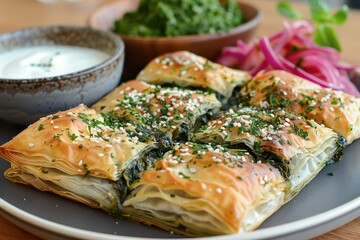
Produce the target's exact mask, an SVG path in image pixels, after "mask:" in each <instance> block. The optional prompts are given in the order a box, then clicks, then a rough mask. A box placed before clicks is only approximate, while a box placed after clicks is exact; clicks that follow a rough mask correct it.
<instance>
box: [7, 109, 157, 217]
mask: <svg viewBox="0 0 360 240" xmlns="http://www.w3.org/2000/svg"><path fill="white" fill-rule="evenodd" d="M128 130H130V131H131V132H132V133H134V132H136V130H135V128H134V127H133V126H132V125H131V124H130V123H126V124H125V123H122V122H120V121H117V120H116V119H109V117H108V116H102V115H100V114H98V113H96V112H95V110H93V109H89V108H87V107H85V106H84V105H79V106H78V107H75V108H72V109H70V110H67V111H63V112H58V113H56V114H53V115H50V116H47V117H44V118H42V119H40V120H39V121H37V122H35V123H34V124H32V125H30V126H29V127H28V128H27V129H25V130H24V131H22V132H21V133H19V134H18V135H17V136H16V137H14V138H13V139H12V140H11V141H9V142H7V143H5V144H3V145H2V146H1V147H0V156H1V157H2V158H4V159H7V160H8V161H9V162H11V168H10V169H8V170H7V171H6V172H5V177H6V178H7V179H9V180H10V181H13V182H20V183H23V184H30V185H32V186H34V187H36V188H38V189H40V190H46V191H51V192H54V193H56V194H59V195H62V196H65V197H69V198H71V199H74V200H77V201H80V202H83V203H85V204H88V205H90V206H92V207H97V208H102V209H104V210H106V211H108V212H111V211H117V210H118V209H119V208H120V202H121V201H122V200H123V199H125V197H126V194H127V191H128V185H130V184H131V183H132V182H133V181H135V180H136V179H137V178H138V172H139V171H142V170H145V169H146V168H147V167H149V166H150V165H152V163H153V161H155V159H156V158H158V157H159V156H160V153H159V150H158V148H157V146H156V145H155V144H154V143H153V142H152V139H149V140H147V141H148V142H140V141H139V137H138V136H130V135H129V134H128Z"/></svg>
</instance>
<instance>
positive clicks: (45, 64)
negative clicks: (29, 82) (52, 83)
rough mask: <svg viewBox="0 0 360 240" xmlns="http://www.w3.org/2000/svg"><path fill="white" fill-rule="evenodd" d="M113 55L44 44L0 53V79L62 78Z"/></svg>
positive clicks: (93, 50)
mask: <svg viewBox="0 0 360 240" xmlns="http://www.w3.org/2000/svg"><path fill="white" fill-rule="evenodd" d="M108 58H110V55H109V54H107V53H105V52H103V51H99V50H96V49H92V48H85V47H75V46H65V45H46V46H45V45H44V46H29V47H22V48H15V49H11V50H7V51H3V52H0V78H2V79H13V80H15V79H20V80H21V79H34V78H47V77H54V76H60V75H64V74H69V73H75V72H79V71H82V70H85V69H89V68H91V67H94V66H96V65H97V64H99V63H102V62H103V61H105V60H107V59H108Z"/></svg>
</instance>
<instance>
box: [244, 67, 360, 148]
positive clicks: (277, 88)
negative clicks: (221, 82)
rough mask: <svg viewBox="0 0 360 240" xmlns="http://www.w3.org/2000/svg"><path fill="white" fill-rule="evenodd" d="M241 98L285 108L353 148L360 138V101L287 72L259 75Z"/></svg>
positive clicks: (253, 102)
mask: <svg viewBox="0 0 360 240" xmlns="http://www.w3.org/2000/svg"><path fill="white" fill-rule="evenodd" d="M241 95H242V96H243V97H245V98H246V101H247V102H248V103H249V104H250V105H253V106H257V107H260V108H278V107H282V108H286V109H289V110H291V111H294V112H295V113H297V114H303V115H304V116H305V117H306V118H308V119H314V120H315V121H316V122H317V123H319V124H324V125H325V126H327V127H329V128H332V129H333V130H334V131H335V132H337V133H339V134H340V135H341V136H343V137H344V138H345V139H346V141H347V143H348V144H350V143H352V142H353V141H354V140H356V139H358V138H359V137H360V110H359V109H360V98H357V97H354V96H351V95H349V94H346V93H344V92H341V91H334V90H332V89H330V88H322V87H320V86H319V85H316V84H314V83H312V82H310V81H307V80H305V79H303V78H300V77H298V76H295V75H293V74H291V73H287V72H284V71H270V72H266V73H261V74H258V75H257V76H256V77H255V78H254V79H252V80H251V81H250V82H249V83H248V84H247V85H246V86H245V87H244V88H243V89H242V90H241Z"/></svg>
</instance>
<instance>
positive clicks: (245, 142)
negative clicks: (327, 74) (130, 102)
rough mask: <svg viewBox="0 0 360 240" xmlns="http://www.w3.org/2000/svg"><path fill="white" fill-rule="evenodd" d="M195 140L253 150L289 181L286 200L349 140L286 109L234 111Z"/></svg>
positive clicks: (198, 135) (223, 115)
mask: <svg viewBox="0 0 360 240" xmlns="http://www.w3.org/2000/svg"><path fill="white" fill-rule="evenodd" d="M193 140H195V141H200V142H206V143H216V144H222V145H224V144H225V145H227V146H229V147H230V148H236V147H240V148H244V147H247V148H249V149H250V150H249V151H250V152H252V153H253V154H254V155H255V156H256V158H257V161H260V162H267V163H270V164H272V165H273V166H275V167H277V168H278V169H279V170H280V171H281V173H282V174H283V176H284V177H285V178H286V179H288V180H289V182H290V189H289V191H288V192H287V193H286V200H287V201H288V200H290V199H291V198H292V197H294V196H295V195H296V194H297V193H298V192H299V191H300V190H301V189H302V188H303V187H304V186H305V185H306V184H307V183H308V182H309V181H310V180H311V179H313V178H314V177H315V176H316V174H317V173H319V171H320V170H321V169H322V168H323V167H325V166H326V165H327V164H328V163H330V161H334V160H337V159H338V158H339V157H340V156H341V155H342V150H343V148H344V146H345V141H344V140H343V138H342V137H341V136H339V135H338V134H337V133H336V132H334V131H333V130H332V129H330V128H327V127H322V126H321V125H319V124H317V123H316V122H315V121H312V120H310V121H309V120H306V119H304V118H303V117H300V116H296V115H294V114H292V113H287V112H286V111H284V110H278V109H277V110H259V109H257V108H254V107H242V106H240V107H239V109H235V110H233V109H230V110H228V111H227V112H224V113H223V114H221V115H219V116H218V117H217V118H216V119H214V120H211V121H210V122H209V123H208V124H207V125H205V126H203V127H202V128H201V130H200V131H199V132H197V133H195V134H194V137H193Z"/></svg>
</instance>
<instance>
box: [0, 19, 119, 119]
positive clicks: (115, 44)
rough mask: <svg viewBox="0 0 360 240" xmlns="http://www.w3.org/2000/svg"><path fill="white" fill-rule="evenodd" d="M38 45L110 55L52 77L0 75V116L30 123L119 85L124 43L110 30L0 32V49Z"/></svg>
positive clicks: (67, 28)
mask: <svg viewBox="0 0 360 240" xmlns="http://www.w3.org/2000/svg"><path fill="white" fill-rule="evenodd" d="M39 45H69V46H78V47H87V48H93V49H96V50H100V51H103V52H105V53H107V54H109V55H110V56H111V57H110V58H109V59H107V60H105V61H104V62H102V63H100V64H98V65H96V66H94V67H91V68H88V69H85V70H82V71H78V72H74V73H71V74H66V75H60V76H56V77H48V78H38V79H22V80H13V79H12V80H9V79H1V78H0V119H2V120H5V121H8V122H13V123H18V124H23V125H25V124H30V123H33V122H34V121H36V120H38V119H39V118H40V117H42V116H44V115H47V114H50V113H54V112H57V111H59V110H65V109H69V108H71V107H74V106H77V105H79V104H80V103H84V104H86V105H91V104H93V103H95V102H96V101H97V100H99V99H100V98H101V97H103V96H104V95H105V94H106V93H108V92H109V91H111V90H112V89H114V88H115V87H116V86H117V85H118V84H119V81H120V77H121V74H122V70H123V63H124V43H123V41H122V40H121V39H120V38H119V37H118V36H116V35H113V34H112V33H109V32H104V31H100V30H94V29H90V28H86V27H70V26H48V27H36V28H28V29H23V30H19V31H15V32H10V33H5V34H2V35H0V52H1V51H5V50H9V49H13V48H18V47H23V46H39ZM69 64H71V63H69Z"/></svg>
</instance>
